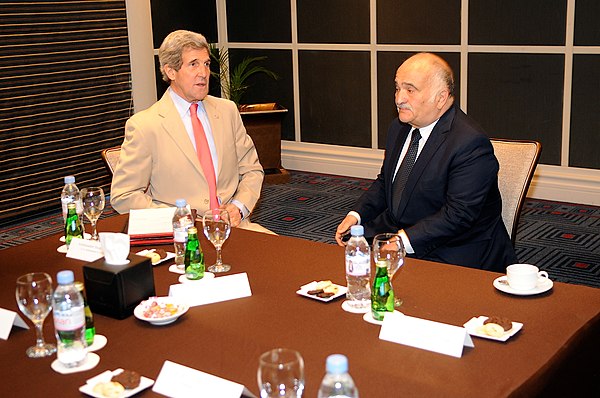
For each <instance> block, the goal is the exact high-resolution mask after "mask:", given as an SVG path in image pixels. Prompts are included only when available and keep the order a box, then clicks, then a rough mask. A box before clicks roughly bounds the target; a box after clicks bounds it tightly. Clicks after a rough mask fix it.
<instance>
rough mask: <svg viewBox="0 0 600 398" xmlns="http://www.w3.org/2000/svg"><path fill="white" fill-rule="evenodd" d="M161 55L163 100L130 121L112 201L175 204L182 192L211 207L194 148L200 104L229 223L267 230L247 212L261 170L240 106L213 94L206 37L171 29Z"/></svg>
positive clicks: (118, 205)
mask: <svg viewBox="0 0 600 398" xmlns="http://www.w3.org/2000/svg"><path fill="white" fill-rule="evenodd" d="M158 57H159V61H160V67H161V73H162V76H163V79H164V80H165V81H167V82H169V83H170V87H169V88H168V89H167V91H166V92H165V94H164V95H163V96H162V98H161V99H160V100H159V101H158V102H156V103H155V104H154V105H152V106H151V107H150V108H148V109H146V110H144V111H141V112H139V113H137V114H135V115H133V116H132V117H131V118H130V119H129V120H128V121H127V123H126V125H125V139H124V141H123V145H122V147H121V155H120V160H119V164H118V166H117V167H116V169H115V172H114V176H113V180H112V187H111V204H112V206H113V207H114V208H115V209H116V210H117V211H118V212H119V213H128V212H129V210H131V209H141V208H149V207H164V206H174V203H175V200H176V199H178V198H184V199H186V200H187V202H188V203H189V204H190V206H191V207H192V208H194V209H196V210H197V211H198V214H199V215H201V214H203V213H204V212H205V211H206V210H209V208H210V198H209V196H210V195H209V186H208V182H207V178H206V177H205V173H204V171H203V168H202V166H201V164H200V161H199V158H198V156H199V155H198V154H197V152H196V139H195V136H194V129H193V127H192V121H191V114H190V112H191V109H190V106H191V105H192V104H198V111H197V115H198V118H199V120H200V121H201V123H202V125H203V127H204V131H205V133H206V139H207V141H208V147H209V148H210V153H211V158H212V164H213V166H214V174H215V177H216V195H217V200H218V202H219V203H220V206H221V208H225V209H227V210H228V212H229V215H230V219H231V225H232V226H234V227H235V226H240V227H245V228H250V229H257V230H264V229H263V228H262V227H260V226H259V225H258V224H252V223H250V222H249V219H248V215H249V214H250V212H251V211H252V209H253V208H254V206H255V205H256V202H257V201H258V198H259V196H260V190H261V186H262V181H263V178H264V172H263V169H262V166H261V165H260V163H259V161H258V155H257V153H256V148H255V147H254V143H253V142H252V139H251V138H250V136H248V134H247V133H246V129H245V128H244V125H243V124H242V119H241V116H240V114H239V112H238V109H237V107H236V105H235V104H234V103H233V102H231V101H229V100H225V99H221V98H216V97H212V96H210V95H208V82H209V78H210V54H209V47H208V43H207V41H206V39H205V38H204V36H202V35H201V34H198V33H194V32H189V31H184V30H178V31H174V32H172V33H171V34H169V35H168V36H167V37H166V38H165V40H164V41H163V43H162V45H161V47H160V49H159V52H158ZM192 109H193V108H192ZM265 232H266V230H265Z"/></svg>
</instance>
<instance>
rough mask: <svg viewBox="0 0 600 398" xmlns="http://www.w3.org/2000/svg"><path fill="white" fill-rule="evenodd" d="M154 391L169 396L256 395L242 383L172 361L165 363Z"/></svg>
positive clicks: (234, 397)
mask: <svg viewBox="0 0 600 398" xmlns="http://www.w3.org/2000/svg"><path fill="white" fill-rule="evenodd" d="M152 391H154V392H156V393H159V394H162V395H166V396H167V397H220V398H239V397H240V396H241V395H242V393H243V394H244V396H248V397H255V395H253V394H252V393H251V392H250V391H249V390H248V389H247V388H246V387H244V386H243V385H242V384H238V383H235V382H233V381H229V380H226V379H222V378H220V377H217V376H214V375H211V374H209V373H205V372H202V371H199V370H196V369H192V368H189V367H187V366H183V365H180V364H178V363H175V362H171V361H165V362H164V363H163V366H162V369H161V370H160V373H159V374H158V377H157V378H156V382H155V383H154V387H152Z"/></svg>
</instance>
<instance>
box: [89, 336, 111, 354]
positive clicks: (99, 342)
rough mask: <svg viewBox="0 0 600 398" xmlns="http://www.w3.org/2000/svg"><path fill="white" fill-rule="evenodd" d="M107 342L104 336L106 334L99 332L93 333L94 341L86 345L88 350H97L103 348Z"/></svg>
mask: <svg viewBox="0 0 600 398" xmlns="http://www.w3.org/2000/svg"><path fill="white" fill-rule="evenodd" d="M107 342H108V339H107V338H106V336H103V335H101V334H97V335H95V336H94V342H93V343H92V345H91V346H89V347H88V352H93V351H98V350H100V349H102V348H104V346H105V345H106V343H107Z"/></svg>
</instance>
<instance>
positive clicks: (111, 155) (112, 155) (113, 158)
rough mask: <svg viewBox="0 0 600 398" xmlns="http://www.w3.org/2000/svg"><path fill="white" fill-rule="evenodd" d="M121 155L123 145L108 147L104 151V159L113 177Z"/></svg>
mask: <svg viewBox="0 0 600 398" xmlns="http://www.w3.org/2000/svg"><path fill="white" fill-rule="evenodd" d="M120 155H121V146H116V147H112V148H106V149H104V150H103V151H102V160H104V164H105V165H106V168H107V169H108V171H109V173H110V175H111V177H112V175H113V174H114V172H115V167H117V164H118V163H119V156H120Z"/></svg>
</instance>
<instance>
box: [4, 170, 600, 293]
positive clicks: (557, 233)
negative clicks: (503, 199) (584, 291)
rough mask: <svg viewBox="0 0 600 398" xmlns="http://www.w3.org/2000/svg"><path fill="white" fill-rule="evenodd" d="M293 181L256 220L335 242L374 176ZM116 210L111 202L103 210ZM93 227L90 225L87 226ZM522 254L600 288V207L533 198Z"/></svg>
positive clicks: (48, 226) (11, 232)
mask: <svg viewBox="0 0 600 398" xmlns="http://www.w3.org/2000/svg"><path fill="white" fill-rule="evenodd" d="M290 174H291V179H290V182H289V183H287V184H279V185H265V186H264V187H263V192H262V196H261V200H260V201H259V203H258V205H257V207H256V208H255V210H254V213H253V216H252V221H254V222H257V223H260V224H262V225H263V226H265V227H267V228H269V229H271V230H272V231H274V232H276V233H278V234H280V235H287V236H294V237H298V238H304V239H309V240H313V241H318V242H325V243H334V242H335V241H334V239H333V235H334V232H335V228H336V226H337V224H338V223H339V222H340V221H341V220H342V218H343V217H344V216H345V214H346V213H347V212H348V210H350V209H351V208H352V205H353V204H354V202H355V201H356V199H357V198H358V197H359V196H360V195H361V194H362V192H363V191H364V190H366V189H367V188H368V187H369V186H370V184H371V181H370V180H365V179H358V178H349V177H340V176H332V175H325V174H315V173H306V172H298V171H293V172H291V173H290ZM114 214H115V212H114V210H112V208H110V207H108V208H107V209H106V210H105V211H104V213H103V215H102V218H104V217H110V216H112V215H114ZM87 227H88V228H89V226H87ZM61 228H62V217H61V215H60V214H58V215H57V214H56V213H55V214H47V215H43V216H40V217H37V218H36V219H33V220H27V221H23V222H21V223H18V224H16V225H7V226H0V249H3V248H6V247H10V246H15V245H18V244H21V243H25V242H29V241H31V240H35V239H38V238H40V237H43V236H47V235H49V234H52V233H56V232H58V231H59V230H60V229H61ZM516 251H517V256H518V257H519V260H520V261H521V262H527V263H532V264H536V265H537V266H539V267H540V268H541V269H544V270H546V271H547V272H548V273H549V274H550V277H551V279H553V280H557V281H560V282H568V283H575V284H581V285H587V286H592V287H596V288H600V207H596V206H586V205H576V204H570V203H559V202H550V201H542V200H537V199H527V201H526V203H525V206H524V208H523V212H522V215H521V218H520V220H519V226H518V231H517V240H516Z"/></svg>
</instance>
